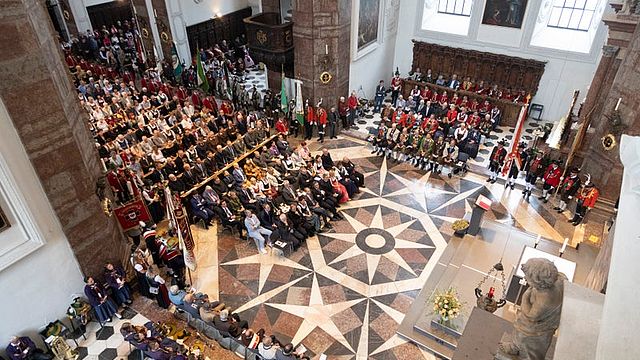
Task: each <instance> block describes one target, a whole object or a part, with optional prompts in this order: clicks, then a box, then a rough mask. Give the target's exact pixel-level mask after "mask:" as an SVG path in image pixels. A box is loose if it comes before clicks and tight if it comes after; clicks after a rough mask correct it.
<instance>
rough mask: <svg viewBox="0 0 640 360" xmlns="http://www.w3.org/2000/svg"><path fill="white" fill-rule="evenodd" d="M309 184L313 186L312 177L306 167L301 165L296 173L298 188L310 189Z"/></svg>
mask: <svg viewBox="0 0 640 360" xmlns="http://www.w3.org/2000/svg"><path fill="white" fill-rule="evenodd" d="M311 184H313V176H312V175H311V173H310V172H309V170H308V169H307V166H306V165H302V166H301V167H300V170H299V171H298V187H299V188H300V189H304V188H306V187H311Z"/></svg>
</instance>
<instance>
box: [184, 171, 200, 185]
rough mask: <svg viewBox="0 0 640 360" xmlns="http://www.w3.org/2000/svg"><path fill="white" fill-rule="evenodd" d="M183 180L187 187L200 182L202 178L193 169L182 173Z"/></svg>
mask: <svg viewBox="0 0 640 360" xmlns="http://www.w3.org/2000/svg"><path fill="white" fill-rule="evenodd" d="M182 182H183V183H184V185H185V186H186V187H187V188H190V187H192V186H193V185H195V184H196V183H198V182H200V179H198V177H197V176H196V173H195V171H193V169H191V170H189V172H187V171H185V172H183V173H182Z"/></svg>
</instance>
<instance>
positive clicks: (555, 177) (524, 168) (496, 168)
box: [487, 140, 599, 226]
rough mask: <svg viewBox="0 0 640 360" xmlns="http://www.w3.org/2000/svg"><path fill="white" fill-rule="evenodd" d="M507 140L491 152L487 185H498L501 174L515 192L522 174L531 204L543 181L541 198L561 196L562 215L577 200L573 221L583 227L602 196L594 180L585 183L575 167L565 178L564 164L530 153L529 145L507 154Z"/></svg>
mask: <svg viewBox="0 0 640 360" xmlns="http://www.w3.org/2000/svg"><path fill="white" fill-rule="evenodd" d="M505 146H506V143H505V141H504V140H501V141H499V142H498V144H497V145H496V146H495V147H494V148H493V150H492V151H491V155H490V157H489V172H490V176H489V178H487V182H490V183H492V184H493V183H495V182H496V181H497V179H498V177H499V176H500V173H502V174H505V175H506V179H505V184H504V186H505V188H506V187H511V189H514V188H515V180H516V179H517V178H518V175H519V174H520V172H524V174H525V187H524V189H522V196H523V197H524V198H525V199H526V200H527V201H528V200H529V197H530V196H531V193H532V191H533V189H534V188H535V186H536V183H537V181H538V180H542V193H541V194H540V196H539V197H538V199H539V200H542V202H543V203H547V202H548V201H549V199H550V198H551V196H552V195H554V194H555V193H557V194H559V195H560V199H559V202H558V205H557V206H556V207H554V208H553V210H556V211H557V212H558V213H560V214H562V213H564V212H565V211H566V210H567V206H568V205H569V204H570V203H571V201H572V200H574V199H575V200H576V210H575V213H574V216H573V218H571V219H569V222H571V223H572V224H573V225H574V226H577V225H578V224H580V223H582V221H583V220H584V218H585V216H586V214H587V211H588V210H590V209H593V206H594V205H595V203H596V201H597V199H598V196H599V192H598V189H597V188H596V187H595V185H594V184H593V182H591V176H590V175H587V179H586V180H585V181H584V182H583V181H582V179H581V178H580V175H579V173H580V169H579V168H577V167H573V168H571V169H570V170H569V174H568V175H567V176H564V175H563V173H562V170H561V169H560V162H559V161H557V160H553V161H550V160H549V159H546V158H545V156H544V154H543V153H542V152H541V151H539V150H537V149H531V148H529V149H527V147H526V145H524V144H520V145H518V148H517V150H516V151H515V152H513V153H511V154H507V149H506V148H505Z"/></svg>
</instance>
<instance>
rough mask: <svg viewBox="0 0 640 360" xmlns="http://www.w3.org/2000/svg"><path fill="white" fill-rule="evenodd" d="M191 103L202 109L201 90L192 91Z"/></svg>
mask: <svg viewBox="0 0 640 360" xmlns="http://www.w3.org/2000/svg"><path fill="white" fill-rule="evenodd" d="M191 103H192V104H193V107H194V108H196V109H200V108H201V107H202V102H201V101H200V93H199V91H194V92H193V93H191Z"/></svg>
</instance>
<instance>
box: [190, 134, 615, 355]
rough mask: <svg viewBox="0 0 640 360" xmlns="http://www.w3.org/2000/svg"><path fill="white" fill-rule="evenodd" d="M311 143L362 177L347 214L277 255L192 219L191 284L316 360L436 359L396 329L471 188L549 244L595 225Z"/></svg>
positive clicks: (350, 145) (499, 214) (354, 146)
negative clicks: (194, 265)
mask: <svg viewBox="0 0 640 360" xmlns="http://www.w3.org/2000/svg"><path fill="white" fill-rule="evenodd" d="M310 147H311V149H312V150H313V151H318V150H320V149H321V147H326V148H328V149H329V150H330V151H331V153H332V156H333V158H334V160H340V159H342V158H343V157H344V156H348V157H349V158H350V159H352V160H353V161H354V163H356V164H357V166H358V168H359V170H360V171H361V172H362V173H364V174H365V184H366V188H363V189H362V191H361V193H360V194H358V195H356V196H355V198H354V199H352V200H351V201H349V202H348V203H346V204H344V205H343V206H342V207H341V211H342V214H343V216H344V218H345V219H344V220H342V221H339V222H336V223H335V224H334V228H335V231H333V232H329V233H323V234H320V235H318V236H315V237H313V238H310V239H309V240H307V242H306V244H305V245H303V246H302V247H301V248H300V249H299V250H298V251H296V252H294V253H293V254H291V255H289V256H287V257H286V258H279V257H276V256H271V255H259V254H258V252H257V250H256V248H255V245H254V244H253V243H250V242H247V241H245V240H239V239H237V238H235V237H233V236H231V235H230V234H228V233H220V234H218V230H217V229H216V228H215V227H213V228H210V229H209V230H207V231H205V230H203V229H201V228H198V227H196V226H193V233H194V236H195V238H196V243H197V248H196V256H197V260H198V269H197V270H196V271H195V272H194V273H193V274H192V280H193V282H192V284H193V286H194V287H195V288H196V289H198V290H199V291H204V292H207V293H209V294H210V296H212V297H213V298H218V299H220V300H221V301H223V302H224V303H225V304H227V306H229V307H231V308H232V309H234V310H235V311H236V312H238V313H239V314H240V316H241V317H242V318H243V319H246V320H248V321H249V323H250V324H251V326H252V327H253V328H255V329H258V328H264V329H265V330H266V332H267V333H272V334H275V335H276V336H277V337H278V338H279V339H281V341H285V342H288V341H291V342H293V343H303V344H304V345H305V346H306V347H307V349H309V354H310V355H312V356H318V355H319V354H322V353H324V354H327V355H329V358H331V359H366V358H371V359H421V358H426V359H432V358H433V356H432V355H431V354H428V353H425V352H424V351H423V350H421V349H419V348H418V347H416V346H415V345H413V344H411V343H409V342H407V340H405V339H404V338H402V337H400V336H399V335H397V334H396V330H397V328H398V325H399V324H400V323H401V322H402V320H403V319H404V316H405V314H406V313H407V311H408V309H409V307H410V305H411V304H412V302H413V301H414V299H415V298H416V296H417V295H418V293H419V292H420V290H421V289H422V287H423V285H424V283H425V281H426V279H427V278H428V276H429V274H430V273H431V271H432V269H433V268H434V267H435V266H436V263H437V261H438V259H439V258H440V256H441V254H442V253H443V251H444V250H445V248H446V247H447V244H448V242H449V240H450V239H451V237H452V235H453V231H452V230H451V223H452V222H453V221H455V220H456V219H459V218H461V217H463V216H464V215H465V214H466V213H468V212H470V211H471V204H472V202H473V201H474V200H475V198H476V197H477V196H478V195H479V194H483V195H485V196H486V197H488V198H489V199H491V200H492V201H493V206H492V208H491V210H490V211H489V212H487V214H486V215H485V216H486V219H488V220H493V221H497V222H499V223H502V224H505V225H509V226H514V227H516V228H518V229H520V230H523V231H527V232H530V233H533V234H540V235H542V236H543V238H544V239H545V240H544V241H545V242H546V243H547V245H546V246H547V247H548V248H549V249H551V250H550V251H554V250H553V249H555V248H556V247H557V248H559V247H560V242H561V241H562V240H563V239H564V238H565V237H567V234H568V232H569V231H570V232H572V234H578V235H580V236H577V235H576V236H573V237H571V238H572V239H573V238H575V239H576V241H583V240H586V239H585V233H586V228H587V226H589V224H590V223H591V222H593V223H595V222H596V221H595V220H591V221H589V224H587V226H584V225H582V226H578V227H577V228H574V227H573V226H571V225H570V224H568V223H567V222H566V219H567V218H568V216H569V215H568V213H567V214H562V215H559V214H557V213H556V212H554V211H552V210H551V211H550V209H549V207H550V205H551V203H549V204H542V203H539V202H538V201H537V199H532V200H531V202H530V203H527V202H526V201H524V200H523V199H522V196H521V192H520V191H518V190H517V189H516V190H510V189H505V188H504V186H502V185H501V184H500V183H496V184H487V183H486V182H485V179H486V178H485V177H484V176H483V175H478V174H473V173H468V174H466V175H465V176H464V177H462V178H461V177H459V176H454V177H453V178H451V179H449V178H448V177H447V176H446V175H445V174H441V175H437V174H435V175H431V174H430V173H425V172H424V171H421V170H416V169H415V168H414V167H412V166H411V165H409V164H406V163H396V162H392V161H388V160H386V159H384V158H380V157H377V156H373V155H371V152H370V150H371V149H370V147H368V145H367V144H366V142H363V141H361V140H358V139H355V138H351V137H345V136H340V137H339V139H337V140H331V141H327V142H325V143H324V144H318V143H315V142H313V143H312V144H311V145H310ZM564 225H567V227H566V228H565V227H564ZM594 226H595V225H594ZM599 226H600V231H602V229H601V228H602V224H600V225H599ZM579 229H581V230H579ZM555 251H557V250H555ZM217 264H219V266H218V265H217Z"/></svg>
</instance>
